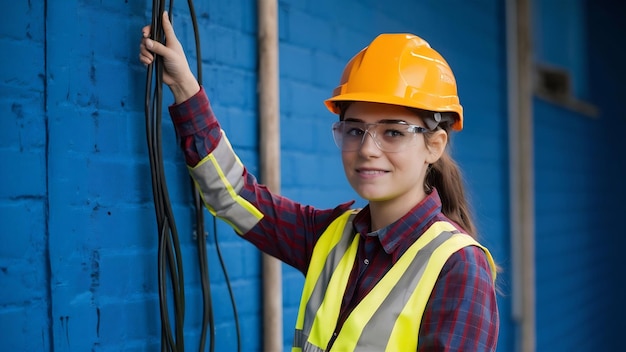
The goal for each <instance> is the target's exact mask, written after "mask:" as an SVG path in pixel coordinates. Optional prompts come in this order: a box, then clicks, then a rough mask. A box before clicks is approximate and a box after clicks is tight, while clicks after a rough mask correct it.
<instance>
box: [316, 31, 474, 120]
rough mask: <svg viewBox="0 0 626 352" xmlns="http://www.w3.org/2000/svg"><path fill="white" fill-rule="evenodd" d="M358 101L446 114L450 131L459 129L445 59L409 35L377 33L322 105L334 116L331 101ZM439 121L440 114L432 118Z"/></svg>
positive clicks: (458, 107)
mask: <svg viewBox="0 0 626 352" xmlns="http://www.w3.org/2000/svg"><path fill="white" fill-rule="evenodd" d="M341 101H364V102H374V103H386V104H393V105H401V106H406V107H412V108H418V109H422V110H428V111H433V112H435V113H436V112H439V113H451V114H444V115H452V116H453V118H454V122H453V123H452V129H454V130H458V131H460V130H461V129H463V107H462V106H461V104H460V103H459V97H458V95H457V87H456V80H455V78H454V75H453V73H452V70H451V69H450V65H448V63H447V62H446V60H445V59H444V58H443V57H442V56H441V55H440V54H439V53H438V52H437V51H435V50H434V49H432V48H431V47H430V45H429V44H428V42H426V41H425V40H424V39H422V38H420V37H418V36H416V35H413V34H381V35H379V36H378V37H376V38H375V39H374V41H372V42H371V43H370V45H369V46H367V47H365V48H364V49H362V50H361V51H360V52H359V53H358V54H356V55H355V56H354V57H353V58H352V59H351V60H350V61H349V62H348V64H347V65H346V67H345V68H344V71H343V74H342V76H341V82H340V84H339V86H338V87H337V88H335V89H334V90H333V94H332V97H331V98H329V99H327V100H326V101H325V102H324V103H325V104H326V107H327V108H328V110H330V111H331V112H333V113H335V114H339V113H340V111H339V107H338V106H337V104H336V102H341ZM435 115H436V116H437V117H439V118H440V117H441V115H442V114H435Z"/></svg>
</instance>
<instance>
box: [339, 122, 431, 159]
mask: <svg viewBox="0 0 626 352" xmlns="http://www.w3.org/2000/svg"><path fill="white" fill-rule="evenodd" d="M346 123H354V124H358V125H360V126H363V127H365V128H364V129H363V128H359V129H360V130H361V131H362V132H363V136H362V137H361V142H360V143H359V144H358V147H357V148H355V149H349V150H346V149H344V146H345V143H344V142H343V137H342V141H341V145H340V143H339V141H338V139H337V137H336V135H335V131H336V130H338V129H339V128H340V127H339V126H345V124H346ZM382 125H402V126H406V127H407V129H406V132H407V133H413V134H414V135H418V134H425V133H428V132H431V130H429V129H428V128H426V127H423V126H419V125H414V124H410V123H407V122H406V121H403V120H382V121H379V122H374V123H366V122H363V121H359V120H352V119H349V120H341V121H337V122H334V123H333V125H332V133H333V140H334V142H335V145H336V146H337V147H338V148H339V149H340V150H341V151H344V152H353V151H357V150H359V149H360V148H361V146H362V145H363V143H364V142H365V136H366V135H368V134H369V135H370V137H372V140H373V141H374V144H375V145H376V147H377V148H378V149H379V150H381V151H383V152H385V153H398V152H401V151H402V150H404V148H400V149H398V150H392V151H390V150H385V149H384V148H383V147H382V146H381V142H380V141H379V140H378V137H377V133H376V130H375V129H374V131H373V132H372V131H370V128H371V127H372V126H375V127H378V126H382ZM343 128H345V127H343ZM402 132H405V131H402ZM343 134H345V133H343ZM343 134H342V135H343ZM407 146H408V144H407Z"/></svg>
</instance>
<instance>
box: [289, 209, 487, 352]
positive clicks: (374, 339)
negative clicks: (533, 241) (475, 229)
mask: <svg viewBox="0 0 626 352" xmlns="http://www.w3.org/2000/svg"><path fill="white" fill-rule="evenodd" d="M345 220H346V219H342V218H339V219H337V220H336V221H339V222H341V223H343V224H346V221H345ZM333 224H334V223H333ZM337 225H339V224H337ZM331 227H332V225H331ZM331 227H329V228H328V229H327V231H326V232H325V233H324V235H323V236H322V237H325V236H327V235H328V236H329V237H332V238H334V237H338V236H339V235H340V236H341V237H345V236H346V234H347V232H351V230H352V226H351V225H350V226H347V229H349V230H350V231H345V229H343V231H341V232H339V231H338V227H339V226H335V227H333V228H332V229H331ZM333 232H334V233H333ZM455 232H457V231H456V229H455V228H454V226H452V225H451V224H449V223H447V222H437V223H435V224H433V225H432V226H431V227H430V228H429V229H428V230H427V231H426V232H425V233H424V234H423V235H422V236H420V238H419V239H418V240H417V241H416V242H415V243H414V244H413V245H411V246H410V247H409V248H408V249H407V251H406V252H405V253H404V254H403V255H402V256H401V257H400V259H399V260H398V261H397V262H396V264H395V265H394V266H393V267H392V268H391V269H390V270H389V272H388V273H387V274H386V275H385V276H384V277H383V278H382V279H381V280H380V282H379V283H378V284H376V286H375V287H374V288H373V289H372V291H371V292H370V293H368V294H367V295H366V296H365V297H364V299H363V300H362V301H361V302H360V303H359V304H358V305H357V306H356V307H355V309H354V310H353V311H352V313H350V316H349V317H348V318H347V320H346V322H345V323H344V325H343V327H342V329H341V331H340V332H339V335H338V336H337V339H336V340H335V342H334V344H333V350H337V351H353V350H376V351H383V350H387V351H397V350H413V351H414V350H416V349H417V343H418V341H417V335H418V332H419V327H420V322H421V319H422V315H423V312H424V309H425V307H426V303H427V302H428V299H429V297H430V293H431V291H432V289H433V287H434V285H435V282H436V280H437V277H438V276H439V273H440V271H441V268H442V267H443V265H444V264H445V262H446V261H447V259H448V258H449V257H450V255H452V254H453V253H454V252H456V251H458V250H459V249H461V248H463V247H466V246H469V245H475V246H478V247H480V248H481V249H483V250H484V251H485V253H486V255H487V258H488V260H489V263H490V266H491V269H492V277H493V278H494V280H495V265H494V263H493V259H492V258H491V255H490V254H489V252H488V251H487V250H486V249H485V248H484V247H482V246H481V245H480V244H478V243H477V242H476V241H475V240H474V239H472V238H471V237H470V236H468V235H465V234H460V233H455ZM348 237H349V238H350V239H352V238H353V237H352V236H351V235H350V234H349V235H348ZM358 238H359V236H354V240H353V241H351V242H352V244H353V245H354V251H350V252H351V254H350V255H348V252H345V253H341V252H340V251H339V250H333V251H332V252H325V253H322V252H323V251H320V252H319V253H317V254H319V255H320V256H321V257H316V255H315V254H316V252H315V250H314V255H313V259H314V260H316V261H317V260H320V261H326V262H329V261H336V258H332V257H336V256H339V257H341V258H342V259H341V263H342V264H343V265H345V266H347V268H341V266H340V267H338V271H337V272H334V273H327V272H325V273H326V274H329V275H330V276H324V275H317V276H316V275H312V274H315V273H311V272H308V273H307V277H306V280H305V287H306V286H307V284H309V286H310V285H311V282H314V283H315V286H316V287H318V284H317V282H319V281H329V278H330V282H333V281H336V282H342V283H344V286H343V287H340V288H339V291H332V290H330V288H331V285H330V284H329V285H328V289H329V290H328V291H327V292H326V293H325V294H326V295H325V298H324V299H323V301H322V302H313V298H314V297H313V296H310V297H309V299H306V297H305V296H304V295H303V297H302V302H301V304H300V305H301V306H300V314H299V316H298V323H300V322H307V321H310V320H313V323H312V324H311V329H310V330H309V329H308V325H309V324H308V323H305V324H303V325H298V323H297V324H296V335H297V336H298V335H299V338H298V340H297V341H296V339H294V348H293V350H294V351H300V350H303V351H324V350H325V348H326V346H327V345H328V342H329V341H330V338H331V336H332V333H333V331H334V328H335V325H336V321H337V317H338V316H339V305H340V304H341V297H343V293H344V292H345V285H346V284H347V280H348V277H349V275H350V271H351V269H352V266H353V264H354V259H355V257H356V246H357V242H358ZM320 240H321V238H320ZM327 242H328V240H327ZM334 242H338V240H336V239H335V240H334ZM316 249H317V246H316ZM324 256H325V257H324ZM336 276H345V278H336ZM322 286H323V284H322V285H320V287H322ZM321 296H322V295H316V296H315V297H316V298H318V299H319V297H321ZM327 301H334V303H329V302H327ZM327 303H329V305H330V306H331V307H332V310H328V309H327V310H321V309H318V310H315V307H323V306H325V305H326V304H327ZM303 305H307V308H306V310H304V309H303ZM335 309H336V311H335ZM303 314H304V315H305V316H304V317H301V315H303ZM311 314H314V315H315V316H314V317H311V316H310V315H311ZM299 328H300V329H302V331H300V332H298V329H299ZM307 336H308V337H307Z"/></svg>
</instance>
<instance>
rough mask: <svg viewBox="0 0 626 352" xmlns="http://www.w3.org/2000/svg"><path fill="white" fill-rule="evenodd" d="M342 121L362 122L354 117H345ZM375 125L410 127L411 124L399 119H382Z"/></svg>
mask: <svg viewBox="0 0 626 352" xmlns="http://www.w3.org/2000/svg"><path fill="white" fill-rule="evenodd" d="M343 120H344V121H350V122H364V121H363V120H361V119H357V118H355V117H346V118H344V119H343ZM376 123H402V124H407V125H410V124H411V123H409V122H407V121H405V120H401V119H382V120H378V121H376Z"/></svg>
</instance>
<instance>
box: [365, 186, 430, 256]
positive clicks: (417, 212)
mask: <svg viewBox="0 0 626 352" xmlns="http://www.w3.org/2000/svg"><path fill="white" fill-rule="evenodd" d="M439 214H441V199H440V198H439V193H437V190H436V189H433V191H432V192H431V193H430V194H428V195H427V196H426V198H424V199H423V200H422V201H421V202H419V203H418V204H417V205H416V206H415V207H413V209H411V210H410V211H409V212H408V213H406V214H405V215H404V216H402V217H401V218H400V219H398V220H397V221H395V222H394V223H391V224H389V225H388V226H386V227H384V228H382V229H379V230H377V231H373V232H370V230H371V217H370V207H369V205H367V206H365V207H364V208H363V209H362V210H361V211H360V212H359V213H358V214H357V215H356V217H355V218H354V222H353V224H354V228H355V230H356V231H357V232H358V233H359V234H361V235H362V236H376V237H378V240H379V241H380V244H381V245H382V247H383V248H384V250H385V252H386V253H387V254H393V256H394V258H395V259H397V258H398V257H399V256H400V255H401V254H402V253H404V251H405V250H406V249H407V248H408V247H409V246H410V245H411V244H413V243H414V242H415V240H417V238H418V237H419V236H421V235H422V233H423V232H424V231H425V230H426V229H427V228H428V226H429V225H430V224H431V223H432V220H433V219H434V218H435V217H436V216H437V215H439ZM395 259H394V260H395Z"/></svg>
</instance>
